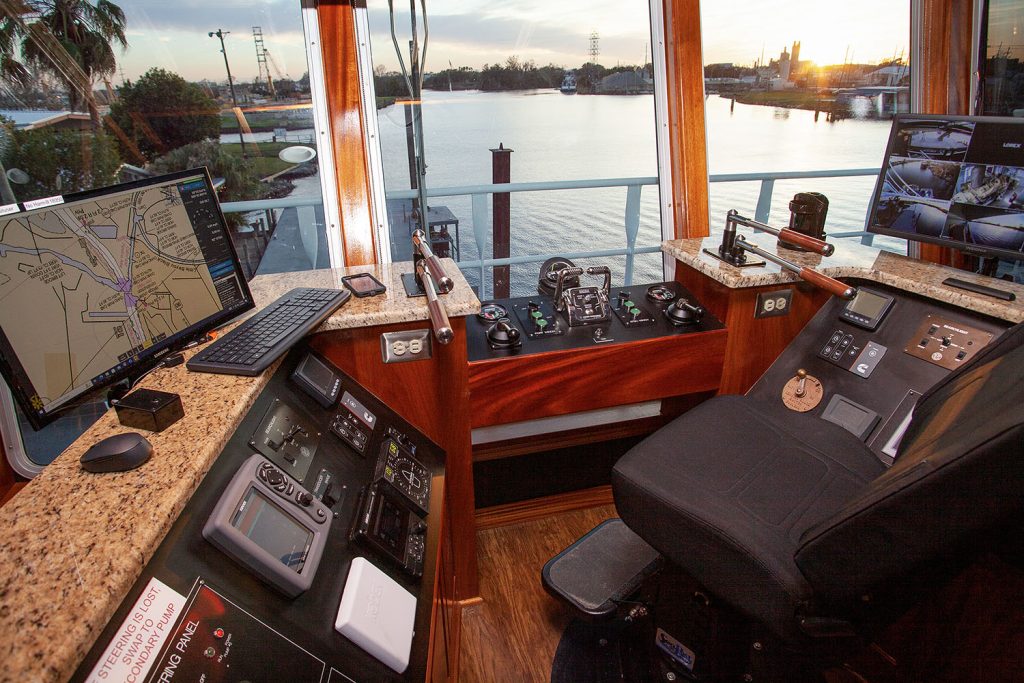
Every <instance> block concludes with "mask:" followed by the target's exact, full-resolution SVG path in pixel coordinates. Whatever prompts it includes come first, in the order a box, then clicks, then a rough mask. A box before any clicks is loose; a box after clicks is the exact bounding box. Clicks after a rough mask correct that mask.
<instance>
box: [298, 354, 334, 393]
mask: <svg viewBox="0 0 1024 683" xmlns="http://www.w3.org/2000/svg"><path fill="white" fill-rule="evenodd" d="M299 374H300V375H302V377H303V379H305V380H306V381H307V382H309V383H310V384H312V385H313V386H314V387H316V388H317V389H319V390H320V391H321V392H323V394H324V396H330V395H331V389H332V387H333V386H334V380H335V375H334V371H333V370H331V369H330V368H329V367H327V366H326V365H325V364H324V363H323V362H321V361H320V359H319V358H317V357H316V356H314V355H313V354H308V355H307V356H306V358H305V359H304V360H303V361H302V366H301V367H300V368H299Z"/></svg>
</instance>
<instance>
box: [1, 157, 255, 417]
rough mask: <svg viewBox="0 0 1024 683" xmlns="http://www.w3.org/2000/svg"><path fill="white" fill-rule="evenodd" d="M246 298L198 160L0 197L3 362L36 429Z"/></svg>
mask: <svg viewBox="0 0 1024 683" xmlns="http://www.w3.org/2000/svg"><path fill="white" fill-rule="evenodd" d="M253 305H254V304H253V299H252V294H251V293H250V291H249V286H248V284H246V281H245V277H244V276H243V274H242V269H241V265H240V263H239V261H238V255H237V254H236V252H235V248H234V245H232V243H231V238H230V235H229V233H228V226H227V224H226V223H225V221H224V215H223V214H222V213H221V210H220V205H219V204H218V203H217V196H216V193H215V191H214V188H213V183H212V182H211V181H210V176H209V174H208V173H207V172H206V169H204V168H199V169H192V170H189V171H182V172H180V173H172V174H169V175H164V176H159V177H154V178H148V179H145V180H140V181H138V182H132V183H127V184H124V185H116V186H113V187H107V188H103V189H99V190H90V191H87V192H79V193H76V194H70V195H65V196H64V197H51V198H48V199H41V200H36V201H31V202H24V203H23V204H20V205H18V204H11V205H8V206H2V207H0V372H2V373H3V376H4V378H5V379H6V380H7V383H8V384H9V385H10V387H11V391H12V393H13V394H14V396H15V398H16V400H17V401H18V403H19V404H20V405H21V408H22V410H23V411H24V413H25V416H26V417H27V418H28V419H29V422H31V424H32V426H33V427H35V428H36V429H39V428H41V427H42V426H43V425H45V424H46V423H48V422H50V421H52V420H53V419H54V418H55V417H56V413H57V412H58V411H59V410H60V409H61V408H63V407H66V406H68V405H69V404H71V403H72V402H74V401H75V400H76V399H79V398H81V397H83V395H84V394H86V393H88V392H91V391H93V390H96V389H99V388H101V387H106V386H109V385H111V384H114V383H116V382H118V381H120V380H123V379H125V378H128V377H131V376H133V375H135V374H137V373H139V372H142V371H144V370H145V369H147V368H148V367H151V366H152V365H153V364H154V363H156V362H157V361H158V360H159V359H160V358H161V357H162V356H163V355H165V354H167V353H169V352H171V351H173V350H175V349H176V348H180V347H181V346H183V345H184V344H186V343H188V342H189V341H191V340H194V339H196V338H198V337H200V336H202V335H204V334H205V333H206V332H208V331H209V330H211V329H213V328H215V327H217V326H219V325H221V324H223V323H225V322H227V321H228V320H230V319H231V318H234V317H235V316H237V315H238V314H240V313H242V312H244V311H247V310H249V309H251V308H253Z"/></svg>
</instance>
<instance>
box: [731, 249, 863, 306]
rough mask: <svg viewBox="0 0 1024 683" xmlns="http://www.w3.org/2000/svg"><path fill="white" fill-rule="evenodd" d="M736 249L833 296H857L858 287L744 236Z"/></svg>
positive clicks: (847, 297)
mask: <svg viewBox="0 0 1024 683" xmlns="http://www.w3.org/2000/svg"><path fill="white" fill-rule="evenodd" d="M736 247H737V248H739V249H743V250H746V251H749V252H751V253H753V254H757V255H758V256H760V257H761V258H763V259H767V260H769V261H771V262H772V263H775V264H777V265H779V266H782V267H783V268H785V269H786V270H789V271H792V272H794V273H796V274H797V275H799V276H800V278H801V279H803V280H806V281H807V282H810V283H811V284H812V285H815V286H817V287H821V288H822V289H824V290H825V291H826V292H831V293H832V294H835V295H836V296H838V297H839V298H841V299H852V298H853V297H854V296H855V295H856V294H857V288H856V287H851V286H849V285H846V284H843V283H842V282H840V281H839V280H836V279H834V278H830V277H829V276H828V275H825V274H824V273H819V272H818V271H816V270H814V269H813V268H808V267H806V266H800V265H797V264H796V263H793V262H792V261H787V260H786V259H784V258H782V257H781V256H776V255H775V254H772V253H771V252H767V251H765V250H764V249H762V248H761V247H759V246H757V245H756V244H751V243H750V242H748V241H746V240H745V239H744V238H743V236H742V235H737V236H736Z"/></svg>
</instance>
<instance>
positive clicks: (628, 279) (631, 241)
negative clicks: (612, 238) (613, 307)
mask: <svg viewBox="0 0 1024 683" xmlns="http://www.w3.org/2000/svg"><path fill="white" fill-rule="evenodd" d="M642 187H643V186H642V185H630V186H629V187H627V188H626V222H625V225H626V274H625V278H623V282H624V284H625V285H626V286H627V287H629V286H630V285H632V284H633V257H634V253H633V251H634V250H635V249H636V236H637V233H638V232H640V190H641V188H642Z"/></svg>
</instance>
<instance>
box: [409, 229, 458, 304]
mask: <svg viewBox="0 0 1024 683" xmlns="http://www.w3.org/2000/svg"><path fill="white" fill-rule="evenodd" d="M412 247H413V260H414V261H416V263H417V264H418V263H420V262H421V261H426V264H427V266H426V267H427V270H429V271H430V275H431V277H432V279H433V280H434V282H436V283H437V291H439V292H441V293H442V294H447V293H448V292H450V291H452V287H454V286H455V283H454V282H453V281H452V279H451V278H450V277H448V274H447V273H445V271H444V267H442V266H441V259H439V258H437V256H435V255H434V252H433V250H432V249H431V248H430V242H429V240H427V236H426V234H424V232H423V230H422V229H420V228H417V229H416V230H413V232H412ZM430 291H433V290H430Z"/></svg>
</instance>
